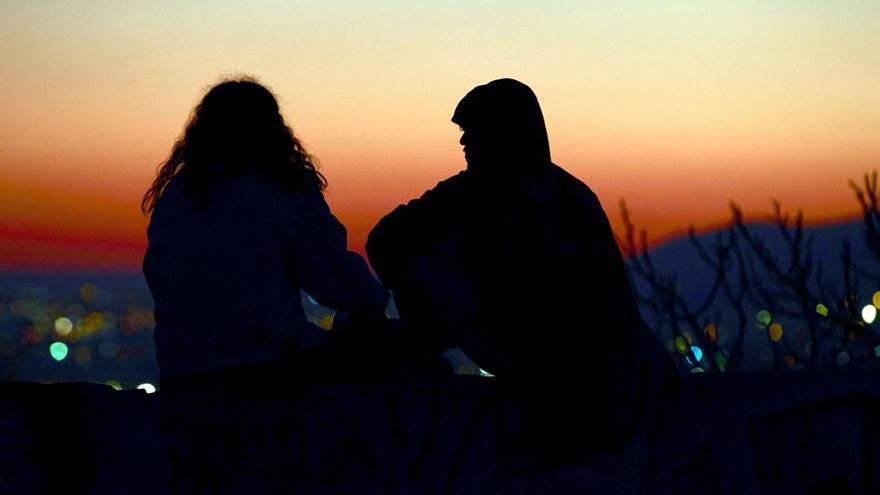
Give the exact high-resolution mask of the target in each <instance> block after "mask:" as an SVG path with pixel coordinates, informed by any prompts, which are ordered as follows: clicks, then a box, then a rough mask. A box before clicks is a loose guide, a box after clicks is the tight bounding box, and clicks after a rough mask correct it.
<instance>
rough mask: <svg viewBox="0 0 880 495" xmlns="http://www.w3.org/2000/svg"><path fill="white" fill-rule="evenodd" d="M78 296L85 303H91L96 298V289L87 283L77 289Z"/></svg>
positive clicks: (93, 285)
mask: <svg viewBox="0 0 880 495" xmlns="http://www.w3.org/2000/svg"><path fill="white" fill-rule="evenodd" d="M79 296H80V297H82V300H83V301H85V302H92V301H94V300H95V298H96V297H98V287H96V286H95V284H93V283H91V282H87V283H85V284H83V285H82V286H81V287H80V288H79Z"/></svg>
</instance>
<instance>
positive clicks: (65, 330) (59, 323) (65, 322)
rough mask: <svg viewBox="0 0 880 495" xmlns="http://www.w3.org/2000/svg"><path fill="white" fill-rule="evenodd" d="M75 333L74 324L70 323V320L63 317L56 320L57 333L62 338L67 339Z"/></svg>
mask: <svg viewBox="0 0 880 495" xmlns="http://www.w3.org/2000/svg"><path fill="white" fill-rule="evenodd" d="M72 331H73V322H72V321H70V318H67V317H65V316H62V317H61V318H58V319H57V320H55V332H56V333H57V334H58V335H61V336H62V337H66V336H68V335H70V332H72Z"/></svg>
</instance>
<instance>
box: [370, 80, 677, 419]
mask: <svg viewBox="0 0 880 495" xmlns="http://www.w3.org/2000/svg"><path fill="white" fill-rule="evenodd" d="M452 120H453V122H455V123H457V124H459V125H460V126H461V127H462V129H463V130H464V131H465V137H463V144H464V145H465V152H466V153H467V159H468V168H467V170H465V171H463V172H460V173H459V174H457V175H455V176H453V177H451V178H449V179H446V180H444V181H442V182H440V183H439V184H437V186H436V187H435V188H434V189H431V190H429V191H427V192H426V193H425V194H424V195H422V197H420V198H419V199H415V200H412V201H410V202H409V203H407V204H406V205H401V206H398V207H397V208H396V209H395V210H394V211H392V212H391V213H390V214H388V215H387V216H386V217H384V218H383V219H382V220H381V221H380V222H379V223H378V224H377V225H376V227H375V228H374V229H373V231H372V232H371V233H370V236H369V239H368V241H367V253H368V255H369V258H370V262H371V263H372V265H373V267H374V268H375V270H376V271H377V273H378V275H379V277H380V278H381V280H382V281H383V283H384V284H385V285H386V286H387V287H388V288H390V289H392V290H393V291H394V294H395V297H396V299H397V304H398V308H399V310H400V314H401V318H402V319H403V320H404V322H405V323H408V324H410V325H411V326H413V327H416V328H417V329H418V330H421V331H425V332H433V334H434V335H435V336H436V338H437V340H438V343H439V345H440V346H441V347H442V346H448V347H455V346H458V347H461V348H462V349H463V350H464V352H465V353H466V354H467V355H468V356H469V357H470V358H472V359H473V360H474V361H475V362H476V363H477V364H478V365H479V366H480V367H482V368H483V369H486V370H487V371H489V372H491V373H493V374H495V375H496V376H498V377H499V378H513V379H516V380H529V381H540V382H543V383H578V384H580V385H579V386H582V387H581V389H582V390H583V391H584V392H585V393H589V394H590V395H591V396H593V398H595V399H597V400H598V398H601V400H602V401H603V402H610V403H615V404H624V403H627V404H631V403H632V402H633V401H635V402H641V401H642V400H643V399H644V398H645V397H644V396H645V394H646V393H647V391H646V390H645V387H646V386H647V381H655V380H660V381H662V380H663V377H662V376H660V375H664V374H666V373H667V372H670V371H671V369H672V368H671V362H669V361H668V360H667V358H666V356H665V354H664V353H665V351H664V350H663V349H662V348H661V347H660V346H659V345H658V342H657V341H656V340H655V339H654V337H653V336H652V335H651V334H650V332H649V331H647V330H646V329H645V328H644V327H643V324H642V320H641V318H640V316H639V311H638V308H637V306H636V303H635V301H634V299H633V295H632V292H631V289H630V285H629V282H628V280H627V276H626V273H625V270H624V265H623V259H622V257H621V254H620V251H619V249H618V247H617V244H616V242H615V239H614V235H613V234H612V231H611V227H610V225H609V222H608V219H607V217H606V215H605V212H604V211H603V210H602V206H601V204H600V203H599V200H598V199H597V198H596V195H595V194H594V193H593V192H592V191H591V190H590V188H589V187H587V186H586V185H585V184H584V183H583V182H581V181H580V180H578V179H577V178H575V177H573V176H572V175H570V174H569V173H567V172H566V171H565V170H563V169H562V168H560V167H559V166H557V165H555V164H553V163H552V162H551V160H550V147H549V144H548V139H547V131H546V127H545V125H544V118H543V115H542V113H541V108H540V105H539V104H538V100H537V98H536V97H535V94H534V93H533V92H532V91H531V89H529V88H528V86H526V85H524V84H522V83H520V82H518V81H514V80H512V79H500V80H497V81H492V82H490V83H488V84H485V85H482V86H478V87H476V88H474V89H473V90H472V91H470V92H469V93H468V94H467V95H466V96H465V97H464V98H463V99H462V100H461V102H460V103H459V104H458V106H457V108H456V109H455V113H454V115H453V118H452ZM658 370H659V371H658ZM649 375H655V376H649ZM649 388H650V387H649Z"/></svg>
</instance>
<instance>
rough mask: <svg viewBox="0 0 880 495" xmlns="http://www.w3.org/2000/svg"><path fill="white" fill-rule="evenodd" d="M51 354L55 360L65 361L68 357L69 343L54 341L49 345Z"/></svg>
mask: <svg viewBox="0 0 880 495" xmlns="http://www.w3.org/2000/svg"><path fill="white" fill-rule="evenodd" d="M49 355H50V356H52V359H54V360H55V361H63V360H64V358H66V357H67V344H65V343H64V342H53V343H52V345H50V346H49Z"/></svg>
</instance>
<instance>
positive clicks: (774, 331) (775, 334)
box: [769, 323, 782, 342]
mask: <svg viewBox="0 0 880 495" xmlns="http://www.w3.org/2000/svg"><path fill="white" fill-rule="evenodd" d="M769 332H770V340H772V341H773V342H779V340H780V339H781V338H782V325H780V324H779V323H773V324H772V325H770V328H769Z"/></svg>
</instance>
